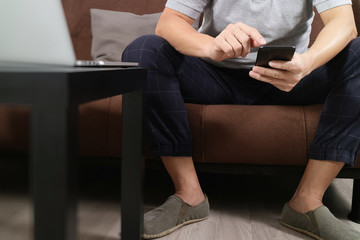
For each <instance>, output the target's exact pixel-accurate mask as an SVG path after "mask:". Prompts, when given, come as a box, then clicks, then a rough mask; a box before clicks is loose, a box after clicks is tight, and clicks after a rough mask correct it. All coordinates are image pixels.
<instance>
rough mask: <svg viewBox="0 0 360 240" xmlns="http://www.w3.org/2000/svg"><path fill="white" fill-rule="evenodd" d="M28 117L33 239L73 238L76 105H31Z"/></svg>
mask: <svg viewBox="0 0 360 240" xmlns="http://www.w3.org/2000/svg"><path fill="white" fill-rule="evenodd" d="M31 117H32V118H31V141H30V142H31V149H30V151H31V159H32V160H31V161H32V162H31V173H30V178H31V181H30V184H31V190H32V196H33V204H34V239H35V240H49V239H51V240H74V239H76V189H77V181H76V180H77V179H76V175H77V174H76V173H77V152H76V149H77V129H78V128H77V124H78V121H77V119H78V110H77V106H76V107H72V108H66V107H58V106H55V107H44V108H41V107H34V108H33V111H32V116H31Z"/></svg>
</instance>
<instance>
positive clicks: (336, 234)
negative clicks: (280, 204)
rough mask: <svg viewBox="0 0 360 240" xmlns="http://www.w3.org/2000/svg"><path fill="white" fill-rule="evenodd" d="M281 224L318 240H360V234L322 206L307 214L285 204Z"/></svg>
mask: <svg viewBox="0 0 360 240" xmlns="http://www.w3.org/2000/svg"><path fill="white" fill-rule="evenodd" d="M280 223H281V224H282V225H284V226H285V227H288V228H291V229H293V230H295V231H298V232H301V233H304V234H306V235H308V236H310V237H312V238H315V239H317V240H359V239H360V232H357V231H355V230H354V229H352V228H351V227H350V226H349V225H347V224H345V223H343V222H342V221H340V220H338V219H337V218H336V217H335V216H334V215H333V214H332V213H331V212H330V211H329V209H328V208H327V207H325V206H321V207H318V208H316V209H315V210H313V211H309V212H307V213H305V214H302V213H299V212H297V211H295V210H293V209H292V208H290V206H289V204H288V203H287V204H285V206H284V208H283V211H282V214H281V220H280Z"/></svg>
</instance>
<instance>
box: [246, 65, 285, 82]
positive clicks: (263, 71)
mask: <svg viewBox="0 0 360 240" xmlns="http://www.w3.org/2000/svg"><path fill="white" fill-rule="evenodd" d="M253 71H254V72H256V73H258V74H260V75H263V76H266V77H271V78H275V79H286V72H284V71H283V70H278V69H273V68H264V67H258V66H255V67H253Z"/></svg>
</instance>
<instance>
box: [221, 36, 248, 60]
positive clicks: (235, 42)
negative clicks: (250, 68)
mask: <svg viewBox="0 0 360 240" xmlns="http://www.w3.org/2000/svg"><path fill="white" fill-rule="evenodd" d="M225 40H226V42H227V43H228V44H229V45H230V46H231V48H232V52H233V53H232V56H231V57H238V56H241V55H242V53H243V51H244V47H243V44H242V42H240V41H239V39H238V38H237V37H236V36H235V35H233V34H232V33H228V34H227V35H226V36H225ZM229 57H230V56H229Z"/></svg>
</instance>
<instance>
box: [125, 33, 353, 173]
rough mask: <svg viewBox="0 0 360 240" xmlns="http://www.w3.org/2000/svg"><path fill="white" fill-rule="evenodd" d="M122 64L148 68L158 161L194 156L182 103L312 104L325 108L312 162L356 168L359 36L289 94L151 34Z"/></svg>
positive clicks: (149, 131) (149, 122)
mask: <svg viewBox="0 0 360 240" xmlns="http://www.w3.org/2000/svg"><path fill="white" fill-rule="evenodd" d="M123 61H134V62H139V64H140V66H141V67H144V68H147V69H148V83H147V88H146V89H145V91H144V98H145V119H146V120H145V133H146V138H147V139H148V140H149V141H150V143H151V146H152V153H153V154H154V156H191V155H192V138H191V132H190V129H189V124H188V120H187V113H186V109H185V104H184V103H197V104H248V105H250V104H251V105H308V104H318V103H323V104H324V108H323V111H322V114H321V118H320V122H319V125H318V128H317V133H316V136H315V139H314V141H313V143H312V145H311V149H310V153H309V158H311V159H317V160H332V161H340V162H345V163H346V164H348V165H350V166H353V165H354V164H355V161H356V157H357V155H358V154H359V152H360V38H357V39H354V40H353V41H352V42H350V43H349V44H348V46H347V47H346V48H345V49H344V50H343V51H342V52H340V53H339V54H338V55H337V56H336V57H335V58H334V59H332V60H331V61H330V62H328V63H327V64H325V65H323V66H321V67H319V68H318V69H316V70H314V71H313V72H312V73H311V74H310V75H308V76H306V77H305V78H303V79H302V80H301V81H300V82H299V83H298V84H297V85H296V86H295V87H294V88H293V90H292V91H290V92H283V91H281V90H278V89H277V88H275V87H274V86H272V85H270V84H268V83H263V82H260V81H257V80H255V79H252V78H250V77H249V70H244V69H227V68H220V67H216V66H214V65H211V64H209V63H207V62H205V61H204V60H202V59H201V58H196V57H189V56H184V55H182V54H181V53H179V52H177V51H176V50H175V49H174V48H173V47H172V46H171V45H170V44H169V43H168V42H167V41H166V40H164V39H162V38H161V37H158V36H155V35H146V36H142V37H140V38H138V39H136V40H135V41H134V42H132V43H131V44H130V45H129V46H128V47H127V48H126V49H125V51H124V53H123Z"/></svg>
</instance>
